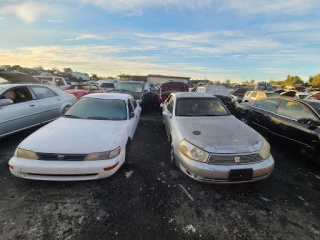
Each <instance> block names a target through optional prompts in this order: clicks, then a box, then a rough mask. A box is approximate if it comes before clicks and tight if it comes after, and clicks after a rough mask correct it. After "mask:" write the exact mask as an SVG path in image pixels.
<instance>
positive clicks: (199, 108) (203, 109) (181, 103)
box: [176, 98, 229, 117]
mask: <svg viewBox="0 0 320 240" xmlns="http://www.w3.org/2000/svg"><path fill="white" fill-rule="evenodd" d="M226 115H229V113H228V111H227V110H226V108H225V107H224V106H223V104H221V102H220V101H219V100H218V99H214V98H190V99H188V98H186V99H179V100H178V101H177V107H176V116H191V117H193V116H226Z"/></svg>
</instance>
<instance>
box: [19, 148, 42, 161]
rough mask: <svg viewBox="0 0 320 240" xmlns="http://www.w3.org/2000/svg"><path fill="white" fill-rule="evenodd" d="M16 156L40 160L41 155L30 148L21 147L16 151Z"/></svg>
mask: <svg viewBox="0 0 320 240" xmlns="http://www.w3.org/2000/svg"><path fill="white" fill-rule="evenodd" d="M14 156H15V157H18V158H25V159H32V160H38V159H39V157H38V155H37V154H36V153H34V152H32V151H28V150H24V149H21V148H17V149H16V151H15V152H14Z"/></svg>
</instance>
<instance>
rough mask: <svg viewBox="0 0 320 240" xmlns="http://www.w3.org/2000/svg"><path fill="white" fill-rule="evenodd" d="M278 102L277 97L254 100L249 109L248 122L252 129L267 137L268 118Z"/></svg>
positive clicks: (272, 113)
mask: <svg viewBox="0 0 320 240" xmlns="http://www.w3.org/2000/svg"><path fill="white" fill-rule="evenodd" d="M278 104H279V99H278V98H266V99H261V100H257V101H255V102H254V103H253V104H252V106H251V109H250V111H249V114H250V122H251V126H252V128H253V129H255V130H256V131H257V132H259V133H260V134H261V135H263V136H264V137H266V138H268V137H269V128H270V119H271V118H272V116H273V115H274V112H275V111H276V109H277V107H278Z"/></svg>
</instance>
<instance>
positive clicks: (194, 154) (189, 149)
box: [179, 140, 209, 162]
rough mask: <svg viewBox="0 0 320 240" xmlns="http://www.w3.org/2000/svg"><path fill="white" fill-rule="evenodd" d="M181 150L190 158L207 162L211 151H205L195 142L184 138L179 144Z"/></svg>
mask: <svg viewBox="0 0 320 240" xmlns="http://www.w3.org/2000/svg"><path fill="white" fill-rule="evenodd" d="M179 150H180V152H181V153H182V154H183V155H185V156H186V157H188V158H191V159H193V160H196V161H199V162H207V160H208V157H209V153H207V152H206V151H203V150H202V149H200V148H198V147H196V146H194V145H193V144H191V143H189V142H187V141H186V140H182V141H181V142H180V145H179Z"/></svg>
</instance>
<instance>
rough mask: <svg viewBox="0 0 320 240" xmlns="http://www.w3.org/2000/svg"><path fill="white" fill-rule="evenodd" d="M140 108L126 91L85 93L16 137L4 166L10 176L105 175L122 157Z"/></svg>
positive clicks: (70, 177) (52, 178)
mask: <svg viewBox="0 0 320 240" xmlns="http://www.w3.org/2000/svg"><path fill="white" fill-rule="evenodd" d="M140 112H141V108H140V106H139V105H138V104H137V103H136V101H135V100H134V99H133V97H132V96H130V95H128V94H119V93H117V94H115V93H109V94H105V93H94V94H88V95H85V96H83V97H82V98H81V99H80V100H79V101H77V102H76V103H75V104H74V105H73V106H72V107H71V108H70V109H69V110H68V111H67V112H66V113H65V114H64V115H63V116H62V117H60V118H59V119H57V120H55V121H54V122H51V123H49V124H47V125H46V126H44V127H42V128H41V129H39V130H37V131H36V132H34V133H33V134H31V135H30V136H29V137H27V138H26V139H25V140H24V141H23V142H22V143H20V144H19V146H18V147H17V149H16V151H15V153H14V156H13V157H12V158H11V159H10V161H9V169H10V171H11V173H12V174H13V175H14V176H17V177H21V178H25V179H33V180H48V181H79V180H95V179H100V178H106V177H110V176H112V175H113V174H115V173H116V172H117V171H118V169H119V168H120V167H121V166H122V165H123V164H124V162H125V159H126V154H127V148H128V146H129V145H130V143H131V141H132V139H133V136H134V133H135V130H136V128H137V124H138V122H139V117H140Z"/></svg>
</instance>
